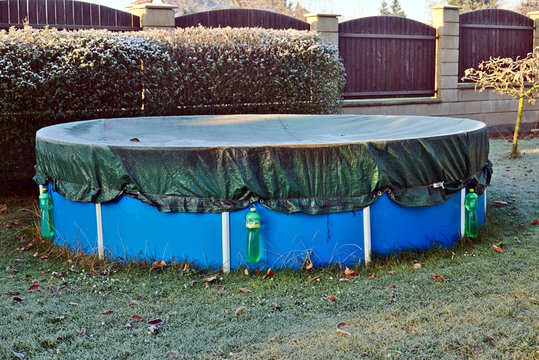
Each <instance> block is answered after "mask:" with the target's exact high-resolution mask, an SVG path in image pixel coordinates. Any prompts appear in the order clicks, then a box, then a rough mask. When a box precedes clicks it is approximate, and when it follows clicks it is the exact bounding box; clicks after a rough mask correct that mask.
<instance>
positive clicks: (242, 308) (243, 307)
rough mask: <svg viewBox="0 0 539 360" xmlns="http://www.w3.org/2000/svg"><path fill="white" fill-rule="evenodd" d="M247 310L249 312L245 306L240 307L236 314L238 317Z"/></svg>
mask: <svg viewBox="0 0 539 360" xmlns="http://www.w3.org/2000/svg"><path fill="white" fill-rule="evenodd" d="M245 310H247V308H246V307H245V306H240V307H239V308H237V309H236V312H235V314H236V316H238V315H239V314H241V313H242V312H244V311H245Z"/></svg>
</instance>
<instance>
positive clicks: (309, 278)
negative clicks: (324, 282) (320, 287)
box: [307, 276, 320, 282]
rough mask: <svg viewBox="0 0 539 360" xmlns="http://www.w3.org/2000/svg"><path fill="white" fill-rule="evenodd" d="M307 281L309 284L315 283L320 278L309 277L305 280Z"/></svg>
mask: <svg viewBox="0 0 539 360" xmlns="http://www.w3.org/2000/svg"><path fill="white" fill-rule="evenodd" d="M307 280H308V281H310V282H315V281H320V276H315V277H313V278H311V277H310V276H309V277H308V278H307Z"/></svg>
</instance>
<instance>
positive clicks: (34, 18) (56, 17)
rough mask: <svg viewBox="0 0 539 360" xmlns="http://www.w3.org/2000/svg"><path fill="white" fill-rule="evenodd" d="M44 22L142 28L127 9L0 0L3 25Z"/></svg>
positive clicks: (66, 0) (64, 0)
mask: <svg viewBox="0 0 539 360" xmlns="http://www.w3.org/2000/svg"><path fill="white" fill-rule="evenodd" d="M25 22H28V24H29V25H30V26H32V27H36V28H42V27H44V26H49V27H56V28H59V29H67V30H74V29H88V28H94V29H108V30H111V31H138V30H142V29H141V26H140V18H139V17H138V16H135V15H133V14H130V13H128V12H125V11H120V10H116V9H112V8H109V7H106V6H102V5H97V4H91V3H86V2H82V1H73V0H0V29H8V28H10V27H12V26H13V27H18V28H20V27H22V26H23V24H24V23H25Z"/></svg>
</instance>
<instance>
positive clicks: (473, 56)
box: [459, 9, 533, 81]
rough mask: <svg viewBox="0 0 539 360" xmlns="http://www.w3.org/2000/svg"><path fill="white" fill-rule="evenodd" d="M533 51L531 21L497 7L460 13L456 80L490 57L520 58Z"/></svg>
mask: <svg viewBox="0 0 539 360" xmlns="http://www.w3.org/2000/svg"><path fill="white" fill-rule="evenodd" d="M532 50H533V20H532V19H530V18H529V17H526V16H524V15H521V14H518V13H515V12H512V11H507V10H497V9H487V10H478V11H471V12H467V13H464V14H461V15H460V39H459V79H461V81H462V77H463V76H464V70H466V69H468V68H471V67H476V66H477V65H478V64H479V63H480V62H481V61H484V60H488V59H489V58H490V57H509V58H513V59H515V58H516V57H517V56H520V57H524V56H526V55H527V54H528V53H529V52H531V51H532Z"/></svg>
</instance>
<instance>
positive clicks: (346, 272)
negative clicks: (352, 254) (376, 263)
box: [344, 267, 359, 279]
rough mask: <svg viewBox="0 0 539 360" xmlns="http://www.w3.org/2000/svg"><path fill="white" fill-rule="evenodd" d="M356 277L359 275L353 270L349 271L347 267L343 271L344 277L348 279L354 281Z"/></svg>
mask: <svg viewBox="0 0 539 360" xmlns="http://www.w3.org/2000/svg"><path fill="white" fill-rule="evenodd" d="M358 275H359V274H358V273H357V272H355V271H354V270H350V269H349V268H348V267H346V269H344V276H346V277H347V278H348V279H354V278H356V277H357V276H358Z"/></svg>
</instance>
